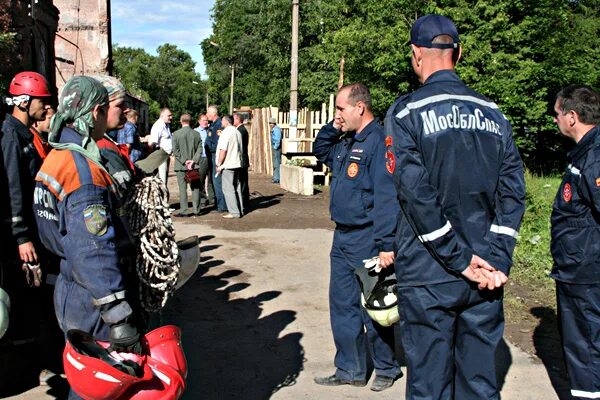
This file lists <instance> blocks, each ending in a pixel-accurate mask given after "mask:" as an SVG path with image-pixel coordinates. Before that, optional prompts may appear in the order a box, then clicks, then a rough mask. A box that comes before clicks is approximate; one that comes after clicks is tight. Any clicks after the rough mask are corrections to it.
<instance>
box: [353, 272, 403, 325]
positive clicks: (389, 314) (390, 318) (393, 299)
mask: <svg viewBox="0 0 600 400" xmlns="http://www.w3.org/2000/svg"><path fill="white" fill-rule="evenodd" d="M397 283H398V282H397V281H396V280H395V279H386V280H384V281H381V282H377V283H376V284H375V287H374V288H373V290H372V291H371V294H370V295H369V296H368V297H367V299H366V300H365V295H364V294H363V293H361V295H360V298H361V304H362V306H363V307H364V308H365V310H367V314H369V316H370V317H371V319H373V320H374V321H375V322H377V323H378V324H379V325H381V326H391V325H392V324H394V323H396V322H398V321H400V314H399V313H398V296H397V295H396V285H397Z"/></svg>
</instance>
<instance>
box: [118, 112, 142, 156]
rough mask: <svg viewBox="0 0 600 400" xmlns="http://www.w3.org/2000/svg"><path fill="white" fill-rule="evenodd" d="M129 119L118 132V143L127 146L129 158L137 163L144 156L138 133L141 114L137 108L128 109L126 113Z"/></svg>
mask: <svg viewBox="0 0 600 400" xmlns="http://www.w3.org/2000/svg"><path fill="white" fill-rule="evenodd" d="M125 116H126V117H127V121H126V122H125V125H124V126H123V127H122V128H121V129H119V131H118V132H117V143H118V144H120V145H124V146H126V147H127V151H128V152H129V160H130V161H131V162H132V163H135V162H136V161H137V160H139V159H140V157H141V156H142V148H141V145H140V136H139V135H138V133H137V121H138V117H139V114H138V112H137V111H136V110H133V109H131V110H128V111H127V112H126V113H125Z"/></svg>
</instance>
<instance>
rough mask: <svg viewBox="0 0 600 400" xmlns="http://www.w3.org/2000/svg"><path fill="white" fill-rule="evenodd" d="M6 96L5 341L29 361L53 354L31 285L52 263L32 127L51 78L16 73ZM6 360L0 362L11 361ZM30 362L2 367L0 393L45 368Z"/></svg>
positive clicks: (0, 273) (0, 194) (1, 193)
mask: <svg viewBox="0 0 600 400" xmlns="http://www.w3.org/2000/svg"><path fill="white" fill-rule="evenodd" d="M2 100H4V101H5V102H6V104H7V105H8V107H9V113H8V114H6V117H5V119H4V121H3V123H2V132H1V133H0V162H1V164H0V215H1V216H2V218H1V219H0V229H1V231H2V232H1V233H0V237H1V238H2V241H1V242H0V254H2V259H1V260H0V287H2V288H3V289H4V290H6V292H7V293H8V295H9V296H10V300H11V307H10V325H9V327H8V331H7V332H6V335H5V336H4V337H3V338H2V341H1V342H0V344H1V345H2V348H3V350H2V352H3V353H4V354H7V355H8V354H11V353H15V354H20V357H22V358H23V359H28V358H30V357H31V356H32V354H36V355H37V356H38V358H35V359H32V360H31V361H37V360H39V359H40V357H39V356H40V355H41V356H42V357H45V356H46V355H47V353H46V352H45V351H43V352H40V349H39V347H38V346H39V343H37V341H36V340H37V339H38V338H39V337H40V335H38V334H39V325H40V322H41V320H40V317H45V316H44V315H43V312H41V311H42V310H41V307H40V304H41V302H42V301H43V297H42V294H43V292H42V291H41V290H40V289H39V288H32V287H30V286H40V285H41V283H42V269H41V267H40V264H41V263H43V264H41V265H42V267H43V268H45V267H47V266H48V262H49V257H47V254H46V252H45V249H44V248H43V246H42V245H41V243H40V241H39V238H38V230H37V224H36V222H35V215H34V212H33V198H34V189H35V175H36V174H37V172H38V170H39V169H40V167H41V165H42V161H43V158H42V157H43V156H44V155H45V154H43V153H44V152H40V151H38V150H37V146H36V140H35V137H34V134H33V133H32V132H31V130H30V128H31V126H32V124H33V123H34V122H39V121H43V120H44V119H45V118H46V114H47V112H48V107H47V106H48V105H49V104H50V100H51V93H50V90H49V87H48V83H47V81H46V78H44V77H43V76H42V75H40V74H38V73H37V72H33V71H24V72H20V73H18V74H16V75H15V76H14V77H13V79H12V80H11V82H10V85H9V88H8V96H6V98H3V99H2ZM24 271H25V272H26V274H27V280H26V276H25V274H24V273H23V272H24ZM44 350H45V349H44ZM3 361H4V360H0V365H2V364H4V365H8V364H6V363H4V362H3ZM11 363H12V361H11ZM25 365H26V364H24V363H22V362H16V363H14V365H13V366H12V367H11V369H10V373H8V372H9V371H7V370H4V369H3V368H1V369H2V370H0V373H2V375H3V380H2V381H0V391H5V390H7V388H9V387H10V386H11V385H17V386H18V385H19V384H20V383H21V382H24V381H25V380H27V379H29V378H31V377H33V376H35V375H36V374H37V373H38V372H39V371H35V369H36V368H37V367H38V364H37V362H30V363H28V364H27V367H25V368H24V366H25ZM13 387H14V386H13Z"/></svg>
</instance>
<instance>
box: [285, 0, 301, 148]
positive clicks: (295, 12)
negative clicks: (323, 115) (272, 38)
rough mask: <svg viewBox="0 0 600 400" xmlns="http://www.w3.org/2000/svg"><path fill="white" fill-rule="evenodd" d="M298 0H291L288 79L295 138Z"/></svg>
mask: <svg viewBox="0 0 600 400" xmlns="http://www.w3.org/2000/svg"><path fill="white" fill-rule="evenodd" d="M299 10H300V5H299V0H292V59H291V64H292V66H291V79H290V81H291V82H290V131H289V138H290V139H295V138H296V136H297V125H298V25H299V19H300V15H299V14H300V11H299ZM297 146H298V143H297V142H291V143H288V146H287V150H288V151H297V148H298V147H297Z"/></svg>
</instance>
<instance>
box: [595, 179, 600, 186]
mask: <svg viewBox="0 0 600 400" xmlns="http://www.w3.org/2000/svg"><path fill="white" fill-rule="evenodd" d="M596 186H600V178H596Z"/></svg>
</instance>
